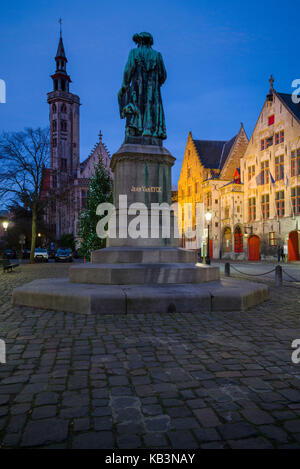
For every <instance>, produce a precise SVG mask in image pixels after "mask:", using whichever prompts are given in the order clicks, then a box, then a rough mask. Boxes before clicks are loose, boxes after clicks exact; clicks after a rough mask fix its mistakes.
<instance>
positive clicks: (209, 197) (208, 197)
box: [206, 192, 211, 210]
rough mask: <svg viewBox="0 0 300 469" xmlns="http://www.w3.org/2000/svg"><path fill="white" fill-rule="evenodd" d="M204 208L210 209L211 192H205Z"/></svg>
mask: <svg viewBox="0 0 300 469" xmlns="http://www.w3.org/2000/svg"><path fill="white" fill-rule="evenodd" d="M206 208H207V210H210V209H211V192H207V194H206Z"/></svg>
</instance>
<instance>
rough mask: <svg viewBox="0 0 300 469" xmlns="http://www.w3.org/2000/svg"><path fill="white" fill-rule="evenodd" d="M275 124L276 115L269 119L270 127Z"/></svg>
mask: <svg viewBox="0 0 300 469" xmlns="http://www.w3.org/2000/svg"><path fill="white" fill-rule="evenodd" d="M274 122H275V116H274V114H273V115H272V116H269V118H268V125H273V124H274Z"/></svg>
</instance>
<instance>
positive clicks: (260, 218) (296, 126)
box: [178, 77, 300, 261]
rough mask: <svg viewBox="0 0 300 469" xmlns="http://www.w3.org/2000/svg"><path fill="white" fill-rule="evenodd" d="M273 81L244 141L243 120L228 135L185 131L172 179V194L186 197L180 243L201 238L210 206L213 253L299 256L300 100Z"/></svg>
mask: <svg viewBox="0 0 300 469" xmlns="http://www.w3.org/2000/svg"><path fill="white" fill-rule="evenodd" d="M273 82H274V80H273V78H272V77H271V78H270V84H271V88H270V91H269V93H268V94H267V96H266V100H265V102H264V104H263V107H262V110H261V112H260V114H259V117H258V121H257V123H256V125H255V128H254V131H253V133H252V135H251V138H250V140H249V141H248V138H247V136H246V134H245V131H244V129H243V126H241V128H240V131H239V133H238V134H237V135H236V136H235V137H234V138H233V139H231V140H229V141H227V142H226V141H205V140H195V139H193V137H192V134H191V133H189V136H188V140H187V145H186V150H185V154H184V160H183V165H182V169H181V174H180V179H179V183H178V201H179V202H180V203H181V205H182V204H184V203H190V204H191V206H190V207H188V209H187V210H186V214H185V215H184V214H183V215H182V217H181V219H179V227H180V229H181V230H182V231H183V229H184V228H185V230H187V231H186V235H185V237H183V242H182V244H183V245H184V246H185V247H187V248H191V249H200V248H201V247H203V245H205V244H206V240H207V222H206V221H205V213H206V212H207V211H210V212H211V213H212V220H211V222H210V235H211V236H210V239H211V242H210V254H211V256H212V257H214V258H219V257H222V258H227V257H228V258H232V259H239V258H240V259H249V260H260V259H268V258H274V257H276V256H277V247H278V246H280V247H282V248H283V249H284V252H285V253H286V254H287V255H288V259H289V260H291V261H295V260H300V181H299V176H300V103H298V104H296V103H294V102H293V99H292V98H293V97H292V95H291V94H286V93H279V92H277V91H275V89H274V87H273ZM196 207H197V209H196ZM189 229H190V230H192V229H194V233H192V236H188V230H189ZM187 238H189V239H187Z"/></svg>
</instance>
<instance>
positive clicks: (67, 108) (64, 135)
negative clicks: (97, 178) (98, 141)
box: [47, 31, 80, 238]
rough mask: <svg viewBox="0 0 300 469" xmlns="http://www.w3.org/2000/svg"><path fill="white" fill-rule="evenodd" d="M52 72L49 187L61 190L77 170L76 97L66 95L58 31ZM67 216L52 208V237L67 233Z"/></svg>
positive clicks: (67, 83)
mask: <svg viewBox="0 0 300 469" xmlns="http://www.w3.org/2000/svg"><path fill="white" fill-rule="evenodd" d="M55 62H56V70H55V73H54V74H53V75H51V78H52V81H53V91H50V93H48V95H47V96H48V103H49V107H50V110H49V111H50V112H49V117H50V152H51V175H52V178H51V179H52V180H51V187H52V188H53V189H57V191H58V192H59V191H60V190H65V189H66V188H67V187H68V186H69V185H71V184H72V181H73V180H74V178H76V177H77V173H78V171H79V170H80V159H79V106H80V99H79V96H77V95H75V94H73V93H70V91H69V87H70V83H71V78H70V76H69V75H68V73H67V62H68V60H67V57H66V54H65V48H64V44H63V39H62V33H61V31H60V38H59V43H58V48H57V53H56V57H55ZM68 219H70V217H69V214H67V213H65V211H64V210H60V209H59V203H58V204H57V207H56V217H55V225H56V227H55V231H56V237H57V238H59V237H60V236H61V234H63V233H67V232H69V231H70V230H71V226H68V225H69V223H68Z"/></svg>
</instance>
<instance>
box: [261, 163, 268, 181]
mask: <svg viewBox="0 0 300 469" xmlns="http://www.w3.org/2000/svg"><path fill="white" fill-rule="evenodd" d="M269 179H270V168H269V160H267V161H263V162H262V163H261V184H269Z"/></svg>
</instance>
